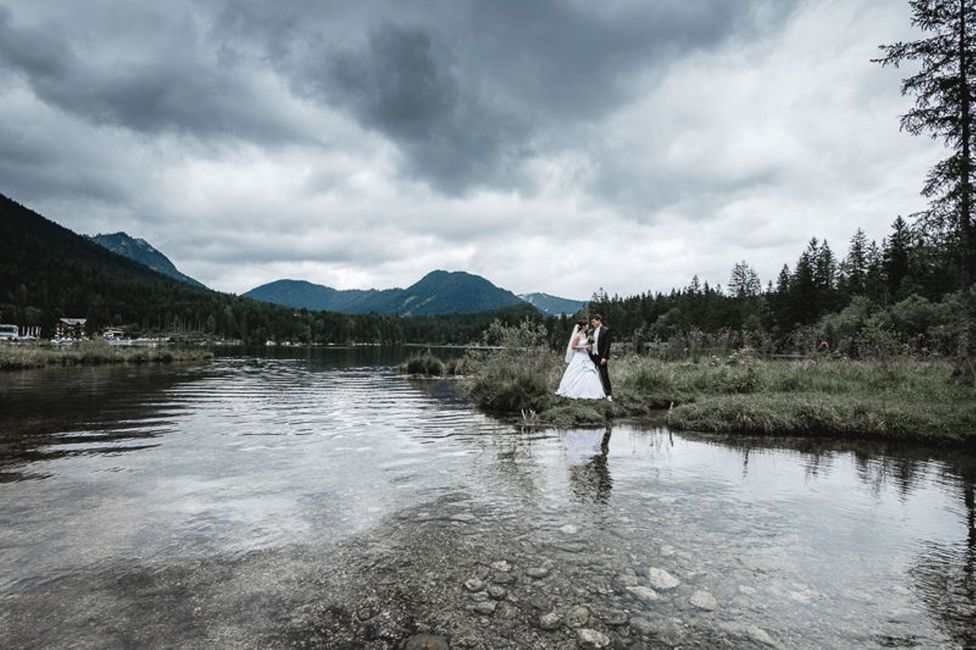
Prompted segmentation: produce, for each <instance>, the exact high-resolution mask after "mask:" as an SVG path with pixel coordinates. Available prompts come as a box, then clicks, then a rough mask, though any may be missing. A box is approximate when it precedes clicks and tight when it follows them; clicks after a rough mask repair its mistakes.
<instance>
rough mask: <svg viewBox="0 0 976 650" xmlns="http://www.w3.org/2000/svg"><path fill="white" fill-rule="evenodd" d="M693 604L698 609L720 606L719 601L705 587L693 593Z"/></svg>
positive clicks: (711, 608)
mask: <svg viewBox="0 0 976 650" xmlns="http://www.w3.org/2000/svg"><path fill="white" fill-rule="evenodd" d="M691 604H692V605H694V606H695V607H697V608H698V609H704V610H708V611H711V610H713V609H715V608H716V607H718V601H717V600H715V596H713V595H712V594H710V593H708V592H707V591H705V590H703V589H699V590H698V591H696V592H695V593H693V594H692V595H691Z"/></svg>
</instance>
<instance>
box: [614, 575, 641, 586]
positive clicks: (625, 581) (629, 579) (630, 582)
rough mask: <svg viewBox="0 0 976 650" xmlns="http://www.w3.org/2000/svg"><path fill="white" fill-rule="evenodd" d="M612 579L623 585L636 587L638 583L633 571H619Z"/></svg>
mask: <svg viewBox="0 0 976 650" xmlns="http://www.w3.org/2000/svg"><path fill="white" fill-rule="evenodd" d="M614 580H616V581H617V583H618V584H620V585H621V586H623V587H636V586H637V585H638V584H639V583H638V582H637V576H635V575H634V574H633V573H621V574H620V575H618V576H617V577H616V578H614Z"/></svg>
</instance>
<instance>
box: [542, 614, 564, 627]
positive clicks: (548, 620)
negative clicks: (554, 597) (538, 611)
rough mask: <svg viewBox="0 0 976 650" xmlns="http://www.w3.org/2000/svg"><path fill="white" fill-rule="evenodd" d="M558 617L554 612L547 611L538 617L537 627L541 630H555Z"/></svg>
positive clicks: (558, 620)
mask: <svg viewBox="0 0 976 650" xmlns="http://www.w3.org/2000/svg"><path fill="white" fill-rule="evenodd" d="M559 624H560V618H559V614H557V613H556V612H549V613H548V614H543V615H542V616H540V617H539V627H541V628H542V629H543V630H555V629H557V628H558V627H559Z"/></svg>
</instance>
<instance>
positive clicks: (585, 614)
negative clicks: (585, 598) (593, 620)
mask: <svg viewBox="0 0 976 650" xmlns="http://www.w3.org/2000/svg"><path fill="white" fill-rule="evenodd" d="M564 620H565V621H566V625H568V626H569V627H583V626H584V625H586V623H587V621H589V620H590V610H588V609H586V608H585V607H583V606H582V605H577V606H576V607H570V608H569V611H567V612H566V616H565V617H564Z"/></svg>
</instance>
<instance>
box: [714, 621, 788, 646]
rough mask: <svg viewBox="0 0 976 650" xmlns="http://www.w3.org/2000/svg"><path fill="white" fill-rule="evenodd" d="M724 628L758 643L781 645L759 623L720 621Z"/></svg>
mask: <svg viewBox="0 0 976 650" xmlns="http://www.w3.org/2000/svg"><path fill="white" fill-rule="evenodd" d="M720 626H721V627H722V629H724V630H725V631H726V632H729V633H731V634H733V635H734V636H744V637H746V638H748V639H750V640H752V641H754V642H756V643H759V644H762V645H768V646H772V647H774V648H778V647H780V645H779V643H777V642H776V640H775V639H774V638H773V637H771V636H770V635H769V633H768V632H767V631H766V630H764V629H762V628H761V627H759V626H758V625H748V624H745V623H720Z"/></svg>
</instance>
